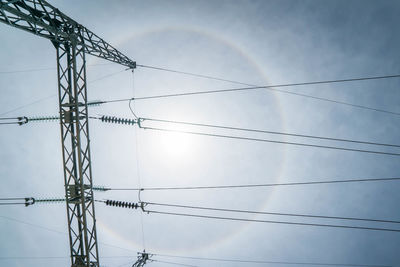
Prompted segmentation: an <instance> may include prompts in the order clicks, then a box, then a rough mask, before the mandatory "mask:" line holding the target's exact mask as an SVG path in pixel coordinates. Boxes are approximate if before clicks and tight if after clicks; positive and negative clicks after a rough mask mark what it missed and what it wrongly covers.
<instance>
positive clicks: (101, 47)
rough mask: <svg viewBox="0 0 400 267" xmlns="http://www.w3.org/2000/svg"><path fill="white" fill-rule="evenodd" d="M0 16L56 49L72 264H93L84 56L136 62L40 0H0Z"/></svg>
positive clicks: (131, 64)
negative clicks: (47, 40)
mask: <svg viewBox="0 0 400 267" xmlns="http://www.w3.org/2000/svg"><path fill="white" fill-rule="evenodd" d="M0 21H1V22H3V23H6V24H8V25H11V26H14V27H16V28H19V29H22V30H25V31H28V32H31V33H33V34H36V35H38V36H41V37H44V38H47V39H49V40H50V41H51V42H52V43H53V45H54V46H55V47H56V49H57V74H58V95H59V98H58V99H59V110H60V126H61V144H62V155H63V167H64V181H65V195H66V203H67V217H68V230H69V241H70V253H71V266H72V267H99V266H100V265H99V253H98V247H97V236H96V217H95V209H94V202H93V201H94V200H93V191H92V184H93V182H92V169H91V161H90V142H89V124H88V111H87V110H88V109H87V86H86V85H87V82H86V60H85V55H86V54H90V55H94V56H97V57H101V58H104V59H106V60H109V61H113V62H115V63H118V64H121V65H124V66H127V67H129V68H132V69H133V68H135V67H136V63H135V62H134V61H132V60H131V59H129V58H128V57H126V56H125V55H123V54H122V53H121V52H119V51H118V50H117V49H115V48H114V47H112V46H111V45H109V44H108V43H106V42H105V41H104V40H103V39H101V38H100V37H98V36H97V35H96V34H94V33H93V32H91V31H90V30H88V29H87V28H85V27H84V26H82V25H80V24H78V23H77V22H76V21H74V20H72V19H71V18H69V17H68V16H66V15H65V14H63V13H62V12H60V11H59V10H58V9H57V8H55V7H53V6H52V5H50V4H49V3H47V2H46V1H44V0H0Z"/></svg>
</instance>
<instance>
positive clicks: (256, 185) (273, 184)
mask: <svg viewBox="0 0 400 267" xmlns="http://www.w3.org/2000/svg"><path fill="white" fill-rule="evenodd" d="M399 180H400V177H392V178H368V179H348V180H330V181H309V182H288V183H271V184H242V185H216V186H180V187H142V188H140V187H139V188H109V187H93V190H97V191H109V190H114V191H118V190H120V191H157V190H208V189H238V188H257V187H274V186H298V185H319V184H339V183H360V182H384V181H399Z"/></svg>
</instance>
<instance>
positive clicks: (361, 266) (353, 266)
mask: <svg viewBox="0 0 400 267" xmlns="http://www.w3.org/2000/svg"><path fill="white" fill-rule="evenodd" d="M152 255H154V256H158V257H167V258H177V259H188V260H201V261H216V262H234V263H254V264H287V265H308V266H315V265H316V266H348V267H391V266H390V265H380V264H379V265H371V264H353V263H327V262H299V261H297V262H294V261H267V260H246V259H229V258H211V257H193V256H181V255H170V254H158V253H152Z"/></svg>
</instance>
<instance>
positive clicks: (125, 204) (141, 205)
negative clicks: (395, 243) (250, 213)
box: [98, 200, 400, 232]
mask: <svg viewBox="0 0 400 267" xmlns="http://www.w3.org/2000/svg"><path fill="white" fill-rule="evenodd" d="M98 202H103V203H105V204H106V205H107V206H114V207H120V208H129V209H134V210H139V209H140V210H142V211H143V212H145V213H147V214H150V213H154V214H161V215H173V216H183V217H192V218H203V219H216V220H225V221H241V222H256V223H268V224H285V225H298V226H312V227H330V228H344V229H353V230H354V229H358V230H372V231H386V232H400V229H394V228H379V227H366V226H354V225H340V224H321V223H307V222H293V221H277V220H259V219H248V218H238V217H226V216H212V215H202V214H193V213H179V212H172V211H160V210H153V209H148V208H147V206H148V205H152V204H151V203H148V202H139V203H134V202H125V201H117V200H105V201H98Z"/></svg>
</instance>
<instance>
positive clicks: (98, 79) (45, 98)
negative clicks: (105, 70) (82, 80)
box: [0, 69, 126, 116]
mask: <svg viewBox="0 0 400 267" xmlns="http://www.w3.org/2000/svg"><path fill="white" fill-rule="evenodd" d="M124 71H126V70H125V69H124V70H122V71H117V72H113V73H110V74H107V75H105V76H101V77H99V78H96V79H94V80H91V81H88V83H93V82H97V81H100V80H103V79H106V78H109V77H111V76H114V75H117V74H119V73H121V72H124ZM56 96H57V94H52V95H49V96H45V97H42V98H39V99H37V100H35V101H33V102H30V103H26V104H24V105H21V106H18V107H16V108H13V109H10V110H7V111H5V112H3V113H0V116H2V115H5V114H9V113H11V112H14V111H17V110H20V109H23V108H26V107H29V106H32V105H34V104H37V103H40V102H42V101H44V100H47V99H50V98H53V97H56Z"/></svg>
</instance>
